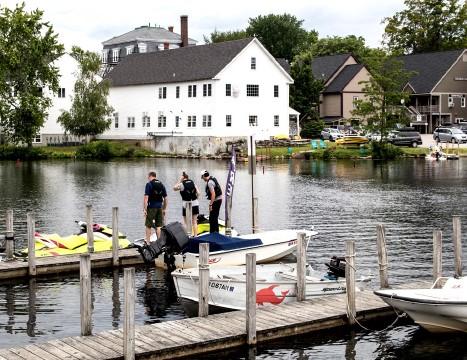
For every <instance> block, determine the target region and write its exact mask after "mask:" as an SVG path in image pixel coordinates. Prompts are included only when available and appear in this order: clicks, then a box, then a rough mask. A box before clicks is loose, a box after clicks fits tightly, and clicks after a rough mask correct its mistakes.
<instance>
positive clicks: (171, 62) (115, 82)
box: [106, 38, 253, 86]
mask: <svg viewBox="0 0 467 360" xmlns="http://www.w3.org/2000/svg"><path fill="white" fill-rule="evenodd" d="M252 41H253V38H247V39H241V40H233V41H226V42H222V43H216V44H207V45H199V46H188V47H183V48H178V49H173V50H164V51H156V52H153V53H144V54H132V55H129V56H126V57H125V58H123V60H122V61H121V62H120V63H119V64H118V65H117V66H116V67H115V68H114V69H113V70H111V71H110V72H109V74H108V75H107V77H106V78H107V79H109V80H110V82H111V85H112V86H126V85H144V84H164V83H174V82H184V81H196V80H207V79H212V78H213V77H215V76H216V75H217V74H218V73H219V72H220V71H221V70H222V69H223V68H225V67H226V66H227V65H228V64H229V63H230V62H231V61H232V60H233V59H234V58H235V56H237V55H238V54H239V53H240V52H241V51H242V50H243V49H244V48H245V47H246V46H247V45H248V44H249V43H250V42H252Z"/></svg>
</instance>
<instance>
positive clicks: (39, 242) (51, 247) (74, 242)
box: [20, 221, 132, 257]
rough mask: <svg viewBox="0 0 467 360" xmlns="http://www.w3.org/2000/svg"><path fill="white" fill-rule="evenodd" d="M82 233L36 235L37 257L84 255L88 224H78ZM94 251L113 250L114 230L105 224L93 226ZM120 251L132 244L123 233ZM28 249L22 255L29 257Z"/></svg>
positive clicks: (119, 241)
mask: <svg viewBox="0 0 467 360" xmlns="http://www.w3.org/2000/svg"><path fill="white" fill-rule="evenodd" d="M77 223H78V225H79V226H80V232H79V233H78V234H74V235H68V236H60V235H59V234H43V233H39V232H36V233H35V236H34V237H35V254H36V257H46V256H59V255H72V254H83V253H86V252H88V244H87V243H88V241H87V234H86V223H85V222H81V221H80V222H77ZM93 234H94V251H95V252H100V251H109V250H112V228H111V227H109V226H107V225H103V224H94V225H93ZM118 238H119V239H118V243H119V248H120V249H125V248H128V247H130V246H131V245H132V244H131V242H130V241H129V240H128V239H127V238H126V236H125V235H123V234H122V233H119V234H118ZM27 254H28V249H27V248H26V249H23V250H21V252H20V255H22V256H27Z"/></svg>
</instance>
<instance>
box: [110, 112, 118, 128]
mask: <svg viewBox="0 0 467 360" xmlns="http://www.w3.org/2000/svg"><path fill="white" fill-rule="evenodd" d="M112 117H113V120H114V128H115V129H118V126H119V118H118V112H114V113H113V114H112Z"/></svg>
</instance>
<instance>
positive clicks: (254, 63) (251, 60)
mask: <svg viewBox="0 0 467 360" xmlns="http://www.w3.org/2000/svg"><path fill="white" fill-rule="evenodd" d="M250 68H251V70H256V57H254V56H252V57H251V59H250Z"/></svg>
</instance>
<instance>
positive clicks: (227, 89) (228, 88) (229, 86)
mask: <svg viewBox="0 0 467 360" xmlns="http://www.w3.org/2000/svg"><path fill="white" fill-rule="evenodd" d="M225 96H232V84H225Z"/></svg>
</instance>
